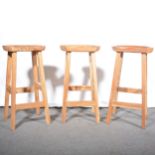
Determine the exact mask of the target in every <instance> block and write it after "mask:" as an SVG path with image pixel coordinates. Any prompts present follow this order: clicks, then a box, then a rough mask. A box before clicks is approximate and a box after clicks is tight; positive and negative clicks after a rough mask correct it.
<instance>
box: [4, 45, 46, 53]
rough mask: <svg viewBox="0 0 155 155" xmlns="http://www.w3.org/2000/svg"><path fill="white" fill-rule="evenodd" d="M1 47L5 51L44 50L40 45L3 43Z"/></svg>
mask: <svg viewBox="0 0 155 155" xmlns="http://www.w3.org/2000/svg"><path fill="white" fill-rule="evenodd" d="M3 49H4V50H5V51H7V52H30V51H31V52H33V51H34V52H39V51H43V50H45V46H42V45H4V46H3Z"/></svg>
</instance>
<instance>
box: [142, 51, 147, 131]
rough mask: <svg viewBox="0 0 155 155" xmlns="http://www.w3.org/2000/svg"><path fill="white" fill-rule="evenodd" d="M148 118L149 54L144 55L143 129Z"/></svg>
mask: <svg viewBox="0 0 155 155" xmlns="http://www.w3.org/2000/svg"><path fill="white" fill-rule="evenodd" d="M146 118H147V54H144V53H143V54H142V127H143V128H145V125H146Z"/></svg>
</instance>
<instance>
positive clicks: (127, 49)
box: [113, 45, 153, 53]
mask: <svg viewBox="0 0 155 155" xmlns="http://www.w3.org/2000/svg"><path fill="white" fill-rule="evenodd" d="M113 50H114V51H116V52H127V53H151V52H152V51H153V48H150V47H147V46H131V45H130V46H127V45H125V46H124V45H123V46H114V47H113Z"/></svg>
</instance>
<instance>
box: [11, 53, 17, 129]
mask: <svg viewBox="0 0 155 155" xmlns="http://www.w3.org/2000/svg"><path fill="white" fill-rule="evenodd" d="M16 66H17V54H16V53H12V81H11V129H12V130H15V120H16Z"/></svg>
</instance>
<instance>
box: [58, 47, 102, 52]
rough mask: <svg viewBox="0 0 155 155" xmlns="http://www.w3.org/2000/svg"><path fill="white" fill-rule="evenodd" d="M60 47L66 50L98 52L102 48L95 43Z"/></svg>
mask: <svg viewBox="0 0 155 155" xmlns="http://www.w3.org/2000/svg"><path fill="white" fill-rule="evenodd" d="M60 48H61V49H62V50H63V51H65V52H69V51H72V52H97V51H98V50H99V49H100V47H99V46H95V45H62V46H60Z"/></svg>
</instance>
